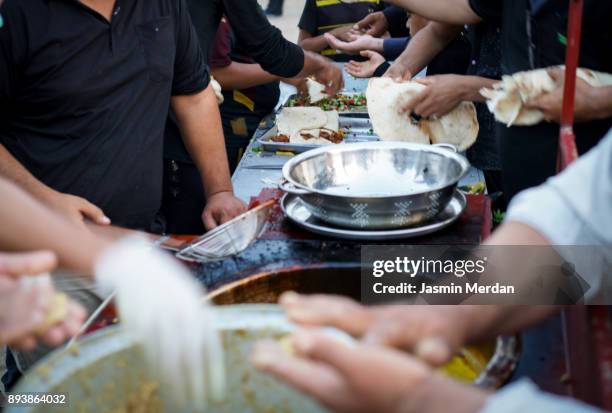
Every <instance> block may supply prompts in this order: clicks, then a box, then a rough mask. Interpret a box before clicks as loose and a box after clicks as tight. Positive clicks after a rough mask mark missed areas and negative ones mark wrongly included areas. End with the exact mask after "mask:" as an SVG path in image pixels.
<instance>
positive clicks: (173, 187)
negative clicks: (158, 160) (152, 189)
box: [161, 159, 206, 235]
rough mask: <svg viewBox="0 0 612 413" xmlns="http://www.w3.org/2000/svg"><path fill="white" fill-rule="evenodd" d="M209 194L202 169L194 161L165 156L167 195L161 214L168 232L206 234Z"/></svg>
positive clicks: (165, 191)
mask: <svg viewBox="0 0 612 413" xmlns="http://www.w3.org/2000/svg"><path fill="white" fill-rule="evenodd" d="M205 206H206V196H205V195H204V188H203V187H202V178H200V172H199V171H198V168H197V167H196V166H195V165H194V164H193V163H191V162H179V161H175V160H172V159H164V194H163V198H162V207H161V215H162V216H163V218H164V221H165V223H166V233H168V234H176V235H202V234H204V233H205V232H206V230H205V229H204V224H203V223H202V212H203V211H204V207H205Z"/></svg>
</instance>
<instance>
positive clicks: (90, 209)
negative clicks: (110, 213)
mask: <svg viewBox="0 0 612 413" xmlns="http://www.w3.org/2000/svg"><path fill="white" fill-rule="evenodd" d="M79 210H80V211H81V213H82V214H83V216H84V217H85V218H87V219H89V220H90V221H92V222H94V223H96V224H98V225H110V223H111V220H110V218H109V217H107V216H106V215H104V211H102V210H101V209H100V208H98V207H97V206H95V205H94V204H92V203H91V202H89V201H86V200H83V201H82V203H81V205H80V206H79Z"/></svg>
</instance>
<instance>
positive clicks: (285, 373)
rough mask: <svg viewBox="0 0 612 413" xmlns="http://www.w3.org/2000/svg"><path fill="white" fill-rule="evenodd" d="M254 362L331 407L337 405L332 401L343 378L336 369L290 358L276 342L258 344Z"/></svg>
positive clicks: (252, 360) (253, 357)
mask: <svg viewBox="0 0 612 413" xmlns="http://www.w3.org/2000/svg"><path fill="white" fill-rule="evenodd" d="M251 363H253V365H254V366H255V367H257V368H258V369H260V370H262V371H265V372H267V373H270V374H272V375H274V376H276V377H278V378H279V379H281V380H282V381H284V382H287V383H288V384H290V385H291V386H293V387H294V388H296V389H297V390H299V391H301V392H303V393H306V394H309V395H311V396H313V397H314V398H316V399H317V400H320V401H321V402H322V403H324V404H326V405H328V406H333V405H334V402H333V401H332V400H333V398H334V397H335V396H337V393H338V390H339V389H341V387H342V380H341V378H340V377H339V375H338V374H337V373H336V372H335V371H333V369H330V368H329V367H327V366H324V365H321V364H318V363H313V362H312V361H309V360H303V359H300V358H296V357H291V356H289V355H287V354H286V353H285V352H284V351H283V350H282V349H281V348H280V346H279V345H278V344H277V343H275V342H270V341H265V342H259V343H257V344H256V346H255V350H254V352H253V354H252V355H251Z"/></svg>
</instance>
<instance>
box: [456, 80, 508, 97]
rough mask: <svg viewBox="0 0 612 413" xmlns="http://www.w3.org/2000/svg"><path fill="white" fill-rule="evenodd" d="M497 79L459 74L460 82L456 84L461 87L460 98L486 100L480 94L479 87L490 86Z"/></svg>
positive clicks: (496, 81)
mask: <svg viewBox="0 0 612 413" xmlns="http://www.w3.org/2000/svg"><path fill="white" fill-rule="evenodd" d="M498 82H499V80H496V79H489V78H486V77H480V76H461V83H460V84H459V85H457V87H459V88H460V89H461V100H464V101H468V102H486V99H485V98H484V96H482V95H481V94H480V89H482V88H491V87H493V85H494V84H495V83H498Z"/></svg>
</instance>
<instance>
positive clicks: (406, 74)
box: [384, 60, 412, 82]
mask: <svg viewBox="0 0 612 413" xmlns="http://www.w3.org/2000/svg"><path fill="white" fill-rule="evenodd" d="M384 76H385V77H390V78H391V79H393V80H395V81H397V82H407V81H409V80H411V79H412V73H411V72H410V70H408V68H407V67H405V66H404V65H403V64H402V63H401V62H400V61H399V60H396V61H395V62H393V64H392V65H391V67H390V68H389V69H388V70H387V72H386V73H385V74H384Z"/></svg>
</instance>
